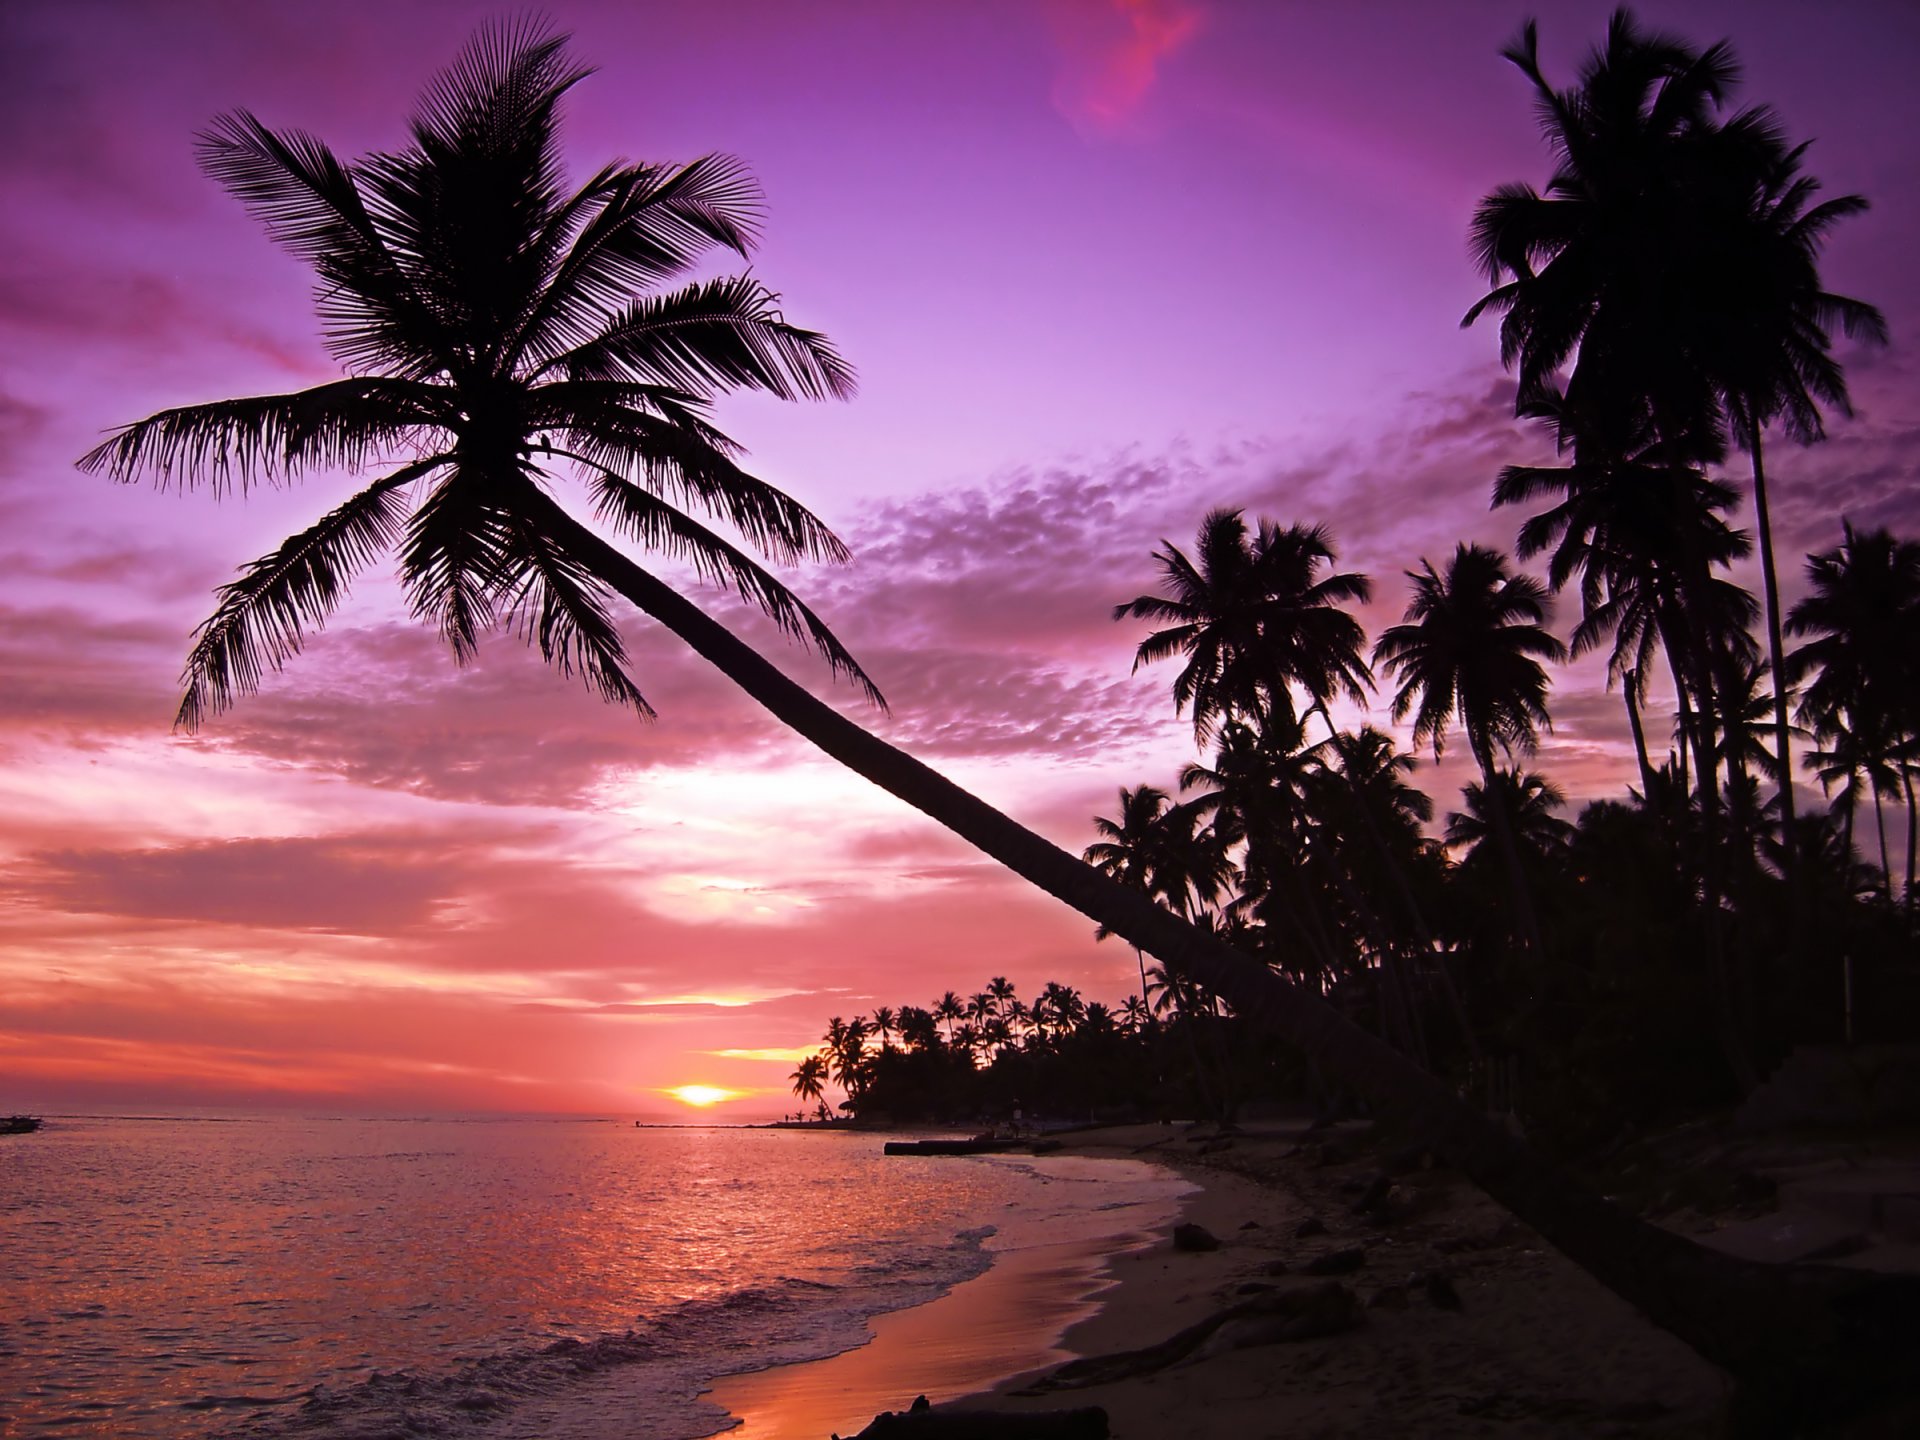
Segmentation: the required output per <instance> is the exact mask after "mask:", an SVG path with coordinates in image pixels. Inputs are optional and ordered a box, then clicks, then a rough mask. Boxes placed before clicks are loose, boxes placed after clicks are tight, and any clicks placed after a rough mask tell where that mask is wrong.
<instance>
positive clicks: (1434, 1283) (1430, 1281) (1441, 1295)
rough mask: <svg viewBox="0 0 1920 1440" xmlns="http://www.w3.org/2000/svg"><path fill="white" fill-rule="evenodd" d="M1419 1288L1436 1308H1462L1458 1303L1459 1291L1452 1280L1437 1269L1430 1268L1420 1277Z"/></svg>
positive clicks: (1463, 1307)
mask: <svg viewBox="0 0 1920 1440" xmlns="http://www.w3.org/2000/svg"><path fill="white" fill-rule="evenodd" d="M1420 1288H1421V1289H1422V1290H1424V1291H1426V1293H1427V1299H1428V1300H1430V1301H1432V1302H1433V1306H1434V1308H1435V1309H1436V1310H1464V1309H1465V1308H1466V1307H1465V1306H1464V1305H1462V1304H1461V1303H1460V1292H1459V1291H1458V1290H1456V1289H1454V1288H1453V1281H1451V1280H1449V1279H1448V1278H1447V1277H1446V1276H1445V1275H1442V1274H1441V1273H1440V1272H1439V1271H1438V1270H1430V1271H1428V1272H1427V1273H1426V1274H1425V1275H1423V1276H1421V1277H1420Z"/></svg>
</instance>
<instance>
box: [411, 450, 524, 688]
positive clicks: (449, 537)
mask: <svg viewBox="0 0 1920 1440" xmlns="http://www.w3.org/2000/svg"><path fill="white" fill-rule="evenodd" d="M464 470H465V467H464V466H461V465H460V464H459V462H458V460H457V459H456V461H455V468H454V469H453V470H452V472H451V473H450V474H449V475H448V476H447V477H446V478H445V479H443V480H442V481H441V482H440V483H439V484H438V485H436V486H435V487H434V489H433V492H432V493H431V494H430V495H428V496H427V498H426V501H425V502H424V503H423V504H422V505H421V506H420V507H419V508H418V509H417V510H415V511H414V513H413V519H412V521H411V522H410V523H409V524H408V526H407V534H406V541H405V544H403V545H402V546H401V550H400V574H401V579H402V581H403V582H404V583H405V585H406V587H407V595H408V598H409V600H410V601H411V603H412V606H413V613H414V617H415V618H416V619H421V620H429V621H431V622H432V623H433V625H434V627H435V628H436V629H437V630H439V632H440V634H441V637H442V638H443V639H444V640H446V642H447V644H448V645H450V646H451V647H452V648H453V655H454V659H455V660H457V661H459V662H460V663H461V664H463V665H464V664H466V663H468V662H469V661H471V660H472V659H473V657H474V655H475V654H476V653H477V652H478V650H479V645H480V634H481V632H482V631H484V630H486V629H489V628H490V627H491V626H492V625H493V623H494V617H495V614H496V609H495V603H494V602H495V595H496V592H497V590H498V582H499V577H501V576H503V575H506V574H508V573H509V572H510V571H511V569H512V565H511V554H512V545H513V537H514V526H515V521H514V517H513V516H512V515H511V514H509V513H508V511H507V509H506V505H505V501H504V499H503V496H502V493H501V490H502V487H501V486H499V485H498V484H488V483H487V481H486V480H484V479H479V478H477V477H473V476H470V475H467V474H466V473H464Z"/></svg>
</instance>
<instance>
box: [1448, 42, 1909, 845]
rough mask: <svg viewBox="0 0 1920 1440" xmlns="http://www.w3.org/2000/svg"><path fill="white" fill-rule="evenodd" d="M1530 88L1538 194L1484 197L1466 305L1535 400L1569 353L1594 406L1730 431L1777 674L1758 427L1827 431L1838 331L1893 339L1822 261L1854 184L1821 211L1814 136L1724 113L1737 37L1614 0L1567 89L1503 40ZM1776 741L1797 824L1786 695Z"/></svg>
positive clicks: (1668, 429) (1523, 189) (1851, 204)
mask: <svg viewBox="0 0 1920 1440" xmlns="http://www.w3.org/2000/svg"><path fill="white" fill-rule="evenodd" d="M1504 53H1505V54H1506V57H1507V58H1508V59H1509V60H1510V61H1512V62H1513V63H1514V64H1515V65H1516V66H1517V67H1518V68H1519V69H1520V70H1521V72H1522V73H1523V74H1524V75H1526V77H1527V78H1528V80H1529V81H1530V82H1531V83H1532V85H1533V87H1534V91H1535V94H1536V97H1537V108H1538V112H1539V115H1540V119H1541V125H1542V129H1543V131H1544V132H1545V135H1546V138H1547V140H1548V143H1549V145H1550V147H1551V148H1552V151H1553V155H1554V161H1555V168H1554V172H1553V175H1552V178H1551V179H1550V180H1549V182H1548V184H1547V188H1546V191H1545V192H1544V193H1537V192H1535V191H1534V190H1532V188H1531V187H1529V186H1525V185H1507V186H1501V187H1499V188H1498V189H1496V190H1495V191H1493V192H1492V193H1491V194H1490V195H1488V196H1487V198H1486V199H1485V200H1483V201H1482V202H1481V204H1480V207H1479V209H1478V210H1477V212H1476V214H1475V217H1474V222H1473V243H1474V248H1475V251H1476V253H1477V255H1478V257H1479V259H1480V261H1481V264H1482V267H1483V269H1484V270H1485V273H1486V275H1487V278H1488V280H1489V282H1491V283H1492V284H1493V285H1494V287H1495V288H1494V289H1493V291H1492V292H1491V293H1489V294H1488V295H1487V296H1486V297H1485V298H1484V299H1483V300H1481V301H1480V302H1479V303H1478V304H1476V305H1475V306H1474V307H1473V309H1472V310H1470V311H1469V312H1468V314H1467V321H1466V323H1471V322H1472V321H1473V320H1474V319H1475V318H1476V317H1477V316H1478V315H1480V314H1481V313H1483V312H1485V311H1488V310H1492V311H1496V312H1499V313H1501V314H1502V315H1503V320H1502V324H1501V355H1502V361H1503V363H1505V364H1508V365H1511V366H1515V367H1517V369H1518V372H1519V376H1520V382H1521V383H1520V392H1521V393H1520V399H1521V402H1522V404H1523V405H1524V404H1525V403H1526V402H1528V401H1529V400H1530V399H1531V398H1532V397H1533V396H1535V395H1537V394H1538V393H1540V392H1541V391H1542V390H1543V389H1545V388H1546V387H1547V386H1548V385H1549V384H1550V382H1551V379H1552V376H1553V373H1554V372H1555V371H1556V370H1558V369H1559V368H1560V367H1561V366H1562V365H1564V364H1567V363H1568V362H1569V361H1574V362H1575V363H1574V365H1573V373H1572V375H1571V376H1570V377H1569V380H1568V382H1567V391H1568V394H1569V396H1570V397H1572V398H1575V399H1577V400H1578V401H1579V403H1580V404H1581V405H1582V407H1583V408H1587V409H1610V410H1616V411H1622V412H1624V413H1626V414H1628V415H1632V416H1639V417H1643V418H1644V419H1645V420H1646V421H1647V422H1648V423H1649V424H1651V426H1652V427H1653V429H1654V431H1655V432H1656V434H1657V435H1658V436H1659V438H1660V439H1661V440H1662V441H1664V442H1666V443H1667V444H1669V445H1670V446H1671V445H1675V444H1677V443H1679V442H1681V441H1683V440H1690V441H1692V442H1694V443H1702V442H1703V441H1704V440H1705V439H1706V437H1708V436H1709V435H1711V436H1712V437H1716V438H1715V442H1714V443H1717V437H1718V436H1719V435H1720V434H1722V433H1723V432H1724V430H1726V429H1731V430H1732V432H1733V434H1734V436H1735V438H1736V439H1737V440H1738V441H1739V443H1740V444H1741V445H1743V446H1744V447H1745V448H1747V449H1748V450H1749V451H1750V452H1751V454H1752V457H1753V483H1754V501H1755V513H1756V516H1757V518H1758V521H1759V530H1760V542H1761V560H1762V566H1761V569H1762V575H1763V579H1764V589H1765V594H1766V605H1767V618H1768V644H1769V652H1770V659H1771V663H1772V666H1773V670H1774V673H1775V674H1783V673H1784V666H1783V659H1782V648H1781V640H1780V619H1779V601H1778V591H1777V586H1776V584H1775V579H1774V566H1773V542H1772V529H1771V521H1770V516H1769V508H1768V503H1767V495H1766V475H1765V467H1764V465H1763V463H1762V459H1761V453H1762V451H1761V437H1762V434H1763V432H1764V430H1765V428H1766V426H1767V425H1768V424H1769V423H1770V422H1771V421H1773V420H1775V419H1776V418H1777V419H1780V420H1781V421H1782V422H1783V424H1784V426H1785V428H1786V430H1787V433H1788V434H1789V435H1790V436H1792V437H1793V438H1796V439H1799V440H1802V441H1808V440H1813V439H1817V438H1819V437H1820V435H1821V433H1822V424H1821V418H1820V406H1821V405H1828V406H1831V407H1833V408H1836V409H1839V410H1841V411H1842V412H1843V413H1845V412H1846V411H1847V409H1848V405H1847V393H1846V385H1845V381H1844V378H1843V377H1842V374H1841V371H1840V367H1839V365H1838V364H1837V362H1836V361H1835V360H1834V359H1833V357H1832V355H1831V353H1830V350H1831V341H1830V338H1829V334H1830V331H1831V330H1832V329H1833V327H1834V326H1835V325H1839V326H1841V327H1842V328H1844V329H1845V330H1846V332H1847V333H1848V334H1849V335H1851V336H1854V337H1856V338H1858V339H1861V340H1866V341H1873V342H1884V341H1885V339H1886V326H1885V322H1884V320H1883V319H1882V318H1881V316H1880V314H1879V312H1878V311H1876V310H1875V309H1873V307H1872V306H1869V305H1865V304H1862V303H1861V302H1859V301H1857V300H1851V299H1848V298H1847V297H1845V296H1839V295H1833V294H1830V293H1828V292H1827V291H1825V290H1824V289H1823V288H1822V286H1821V284H1820V280H1819V274H1818V267H1817V261H1818V258H1819V251H1820V247H1821V245H1822V244H1823V243H1824V240H1825V237H1826V235H1827V233H1828V231H1830V230H1831V229H1832V227H1833V226H1834V225H1835V224H1836V223H1837V222H1838V221H1840V220H1841V219H1844V218H1845V217H1847V216H1849V215H1854V214H1858V213H1859V212H1861V211H1862V210H1864V209H1865V208H1866V202H1865V201H1864V200H1863V199H1861V198H1860V197H1859V196H1857V195H1849V196H1844V197H1841V198H1838V199H1835V200H1829V201H1826V202H1825V203H1822V204H1819V205H1814V204H1812V201H1813V198H1814V196H1815V195H1816V194H1817V193H1818V190H1819V185H1818V182H1817V181H1814V180H1813V179H1812V178H1811V177H1808V176H1805V175H1803V174H1801V173H1800V172H1801V163H1802V159H1803V157H1804V153H1805V147H1804V146H1802V147H1799V148H1798V149H1792V148H1789V147H1788V145H1787V143H1786V141H1785V138H1784V132H1783V130H1782V127H1781V125H1780V123H1779V121H1778V118H1777V117H1776V116H1775V115H1774V114H1773V113H1772V112H1771V111H1770V110H1768V109H1766V108H1765V107H1756V108H1752V109H1748V110H1744V111H1741V112H1739V113H1738V114H1734V115H1731V116H1728V117H1726V118H1724V119H1723V118H1722V117H1721V112H1722V109H1723V107H1724V105H1725V103H1726V100H1727V96H1728V95H1729V93H1730V92H1731V90H1732V88H1733V86H1734V84H1735V82H1736V81H1737V79H1738V67H1737V65H1736V63H1735V60H1734V57H1733V52H1732V50H1731V48H1730V47H1729V46H1728V45H1727V43H1726V42H1724V41H1722V42H1720V43H1718V44H1715V45H1712V46H1709V47H1707V48H1706V49H1704V50H1700V49H1696V48H1694V47H1692V46H1690V45H1688V44H1687V43H1686V42H1684V41H1681V40H1678V39H1675V38H1673V37H1670V36H1665V35H1658V34H1652V33H1649V32H1645V31H1642V30H1641V29H1640V28H1639V27H1638V26H1637V25H1636V24H1635V23H1634V21H1633V18H1632V16H1631V15H1630V14H1628V13H1627V12H1626V11H1625V10H1621V11H1618V12H1616V14H1615V15H1614V17H1613V20H1612V22H1611V23H1610V24H1609V26H1608V31H1607V38H1606V41H1605V43H1604V45H1603V46H1602V47H1601V48H1600V49H1598V50H1596V51H1595V52H1594V54H1593V56H1592V58H1591V59H1590V60H1589V61H1588V62H1587V64H1586V65H1585V66H1583V67H1582V69H1581V70H1580V72H1579V76H1578V81H1577V83H1576V84H1575V85H1574V86H1573V87H1571V88H1569V89H1565V90H1556V89H1554V88H1553V86H1552V85H1550V84H1549V83H1548V82H1547V80H1546V78H1545V76H1544V74H1543V73H1542V71H1541V68H1540V64H1539V56H1538V45H1537V33H1536V30H1535V27H1534V26H1533V25H1531V24H1529V25H1528V26H1527V27H1526V28H1525V29H1524V30H1523V32H1522V33H1521V36H1520V38H1519V39H1518V40H1517V41H1516V42H1515V43H1514V45H1512V46H1510V47H1509V48H1508V49H1507V51H1505V52H1504ZM1775 719H1776V745H1777V752H1776V753H1777V754H1778V756H1779V757H1780V762H1781V767H1782V770H1781V773H1782V777H1783V782H1782V783H1783V788H1782V791H1781V798H1782V801H1783V804H1784V806H1785V809H1786V814H1787V816H1788V818H1789V821H1790V820H1791V817H1792V803H1793V794H1792V789H1791V786H1790V784H1788V783H1786V782H1787V781H1788V780H1789V779H1790V776H1791V769H1790V766H1789V764H1788V760H1787V756H1788V753H1789V751H1788V744H1789V741H1788V729H1787V712H1786V701H1785V697H1784V695H1781V696H1777V697H1776V701H1775Z"/></svg>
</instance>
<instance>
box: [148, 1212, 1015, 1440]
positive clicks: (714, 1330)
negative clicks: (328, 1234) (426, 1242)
mask: <svg viewBox="0 0 1920 1440" xmlns="http://www.w3.org/2000/svg"><path fill="white" fill-rule="evenodd" d="M993 1234H994V1227H992V1226H984V1227H981V1228H979V1229H974V1230H967V1231H963V1232H961V1233H960V1234H958V1235H956V1236H955V1237H954V1239H953V1241H952V1242H951V1243H950V1244H948V1245H945V1246H931V1245H924V1246H909V1247H906V1248H905V1249H903V1250H902V1251H900V1252H898V1253H895V1254H893V1255H889V1256H887V1257H886V1258H884V1259H878V1260H875V1261H872V1262H870V1263H866V1264H863V1265H860V1266H858V1267H856V1268H855V1269H853V1270H852V1271H851V1272H850V1273H849V1274H848V1275H847V1276H846V1278H845V1279H844V1280H843V1281H842V1282H841V1283H828V1282H825V1281H820V1280H808V1279H800V1278H786V1279H782V1280H779V1281H777V1282H774V1283H771V1284H766V1285H759V1286H753V1287H748V1288H744V1289H740V1290H735V1291H732V1292H729V1293H727V1294H724V1295H720V1296H715V1297H712V1298H708V1299H701V1300H690V1301H685V1302H683V1303H681V1304H678V1305H675V1306H673V1307H671V1308H669V1309H668V1310H666V1311H664V1312H663V1313H661V1314H660V1315H658V1316H656V1317H654V1318H652V1319H650V1320H648V1321H646V1322H645V1323H643V1324H641V1325H639V1326H636V1327H635V1328H633V1329H630V1330H625V1331H620V1332H617V1333H609V1334H603V1335H599V1336H595V1337H592V1338H588V1339H580V1338H575V1337H571V1336H570V1337H566V1338H562V1339H559V1340H555V1341H551V1342H549V1343H546V1344H543V1345H538V1346H521V1347H518V1348H506V1349H502V1350H500V1351H497V1352H495V1353H492V1354H487V1355H481V1356H476V1357H474V1358H471V1359H468V1360H465V1361H462V1362H460V1363H458V1364H456V1365H454V1366H452V1367H451V1368H447V1369H437V1368H436V1369H428V1368H408V1369H397V1370H392V1371H376V1372H374V1373H372V1374H371V1375H369V1376H367V1377H366V1378H365V1379H363V1380H358V1381H355V1382H352V1383H348V1384H337V1385H329V1384H322V1385H318V1386H316V1387H314V1388H313V1389H312V1390H310V1391H308V1392H306V1393H305V1394H304V1395H295V1396H292V1397H290V1398H288V1399H284V1400H271V1399H263V1398H261V1397H258V1396H251V1395H227V1396H216V1395H209V1396H203V1397H201V1398H200V1399H199V1400H197V1401H188V1402H186V1406H185V1408H189V1409H196V1410H206V1411H230V1412H233V1418H234V1421H235V1423H234V1424H233V1425H231V1426H230V1427H229V1428H227V1429H225V1430H223V1431H221V1432H220V1434H221V1435H222V1437H224V1440H302V1437H311V1436H324V1437H326V1440H400V1437H422V1440H427V1437H441V1436H448V1437H467V1440H519V1437H522V1436H535V1435H537V1436H541V1437H547V1440H562V1437H564V1436H567V1435H569V1434H572V1435H580V1436H600V1435H605V1434H608V1433H616V1432H615V1430H614V1428H613V1427H616V1426H618V1427H620V1428H619V1432H618V1433H627V1432H628V1431H629V1430H631V1431H632V1433H644V1434H646V1435H647V1436H649V1437H650V1440H694V1437H698V1436H705V1435H711V1434H713V1433H714V1432H715V1431H717V1430H720V1429H722V1428H724V1427H725V1425H726V1423H727V1421H726V1417H725V1415H724V1414H723V1412H721V1411H720V1410H719V1409H718V1407H716V1406H714V1405H712V1404H710V1403H707V1402H704V1401H702V1400H701V1399H700V1398H699V1396H700V1392H701V1391H702V1389H703V1388H704V1387H705V1386H706V1385H707V1384H709V1383H710V1382H711V1381H713V1380H714V1379H716V1378H717V1377H719V1376H722V1375H729V1374H737V1373H740V1372H743V1371H749V1370H763V1369H767V1368H770V1367H772V1366H775V1365H790V1364H796V1363H799V1362H802V1361H808V1360H819V1359H823V1358H825V1357H827V1356H830V1355H836V1354H839V1353H840V1352H842V1351H845V1350H851V1349H853V1348H855V1347H856V1346H859V1345H862V1344H864V1343H865V1342H866V1340H867V1338H868V1330H867V1323H866V1322H867V1321H868V1320H869V1319H871V1318H872V1317H873V1316H875V1315H880V1314H884V1313H886V1312H888V1311H892V1310H901V1309H906V1308H908V1307H910V1306H914V1305H920V1304H924V1303H926V1302H927V1301H930V1300H933V1299H935V1298H937V1297H938V1296H939V1295H941V1294H944V1293H945V1292H946V1291H948V1290H950V1289H952V1288H953V1287H954V1286H955V1285H958V1284H960V1283H961V1282H962V1281H964V1280H968V1279H971V1278H972V1277H973V1276H975V1275H978V1274H980V1273H981V1272H983V1271H984V1270H985V1269H986V1268H987V1267H988V1265H989V1264H990V1263H991V1259H990V1257H989V1256H988V1254H987V1252H986V1250H985V1241H986V1240H987V1239H988V1238H989V1237H991V1236H992V1235H993ZM289 1407H291V1408H289ZM268 1410H272V1411H273V1412H274V1413H264V1412H266V1411H268ZM243 1413H244V1414H245V1415H246V1418H245V1419H241V1415H242V1414H243ZM642 1417H644V1429H639V1428H634V1427H636V1424H637V1422H640V1421H641V1420H642Z"/></svg>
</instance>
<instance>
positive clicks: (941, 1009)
mask: <svg viewBox="0 0 1920 1440" xmlns="http://www.w3.org/2000/svg"><path fill="white" fill-rule="evenodd" d="M966 1013H967V1006H966V1002H965V1001H964V1000H962V999H961V998H960V997H959V996H958V995H956V994H954V993H953V991H951V990H949V991H947V992H946V993H945V994H943V995H942V996H941V997H940V998H939V999H938V1000H936V1001H934V1002H933V1015H934V1018H935V1019H936V1020H939V1021H940V1022H942V1023H943V1024H944V1025H945V1026H946V1027H947V1044H949V1045H951V1044H953V1027H954V1026H955V1025H956V1024H958V1023H959V1022H960V1021H961V1020H962V1019H964V1018H965V1017H966Z"/></svg>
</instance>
